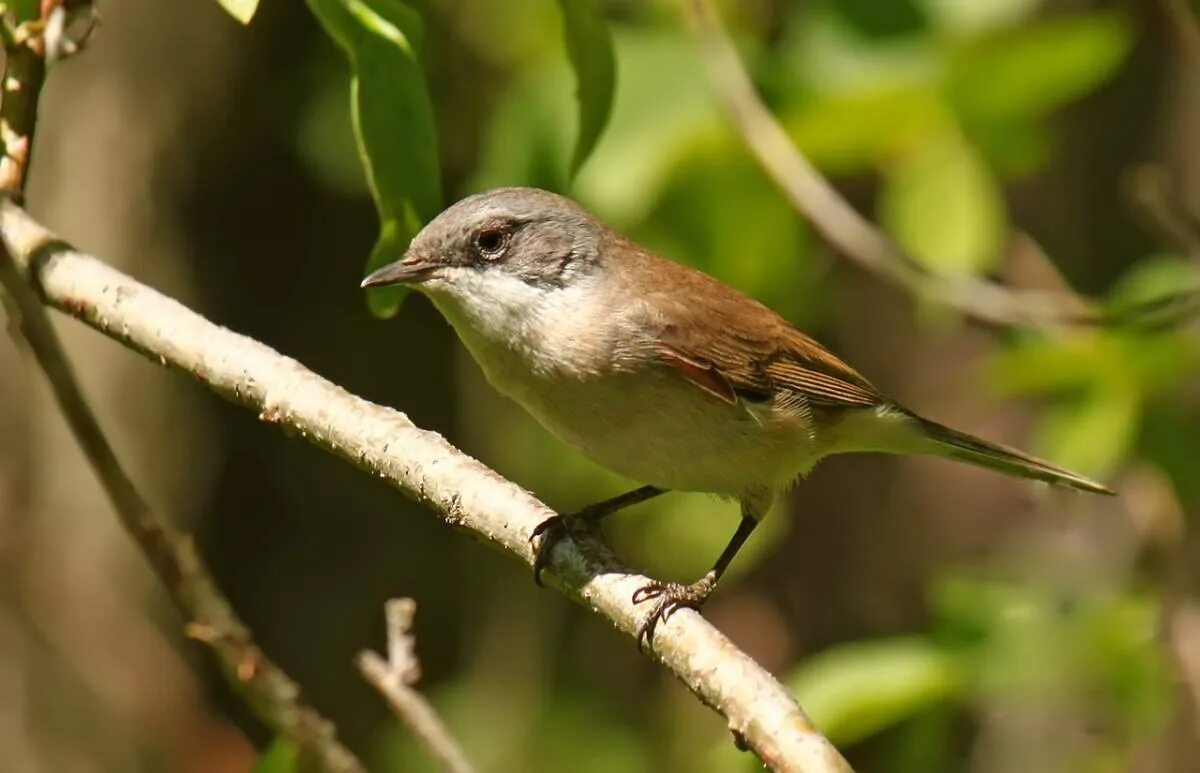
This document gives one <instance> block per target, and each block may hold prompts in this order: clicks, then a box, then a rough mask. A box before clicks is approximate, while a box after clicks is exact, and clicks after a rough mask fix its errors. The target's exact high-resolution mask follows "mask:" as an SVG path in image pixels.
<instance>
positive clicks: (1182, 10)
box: [1158, 0, 1200, 64]
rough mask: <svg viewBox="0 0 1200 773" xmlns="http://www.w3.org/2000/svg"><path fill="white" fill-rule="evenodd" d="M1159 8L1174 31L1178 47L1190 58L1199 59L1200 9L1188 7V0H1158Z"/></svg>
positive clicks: (1193, 60) (1195, 60) (1194, 60)
mask: <svg viewBox="0 0 1200 773" xmlns="http://www.w3.org/2000/svg"><path fill="white" fill-rule="evenodd" d="M1158 5H1159V8H1160V9H1161V10H1162V13H1163V15H1164V16H1165V17H1166V19H1167V22H1168V25H1169V26H1170V27H1171V29H1172V30H1173V31H1174V33H1175V37H1176V39H1177V40H1178V42H1179V48H1180V50H1181V51H1182V52H1183V54H1184V55H1185V56H1186V57H1188V58H1189V59H1191V60H1192V62H1193V64H1194V63H1195V62H1197V61H1200V19H1197V14H1200V9H1196V10H1193V9H1192V8H1189V7H1188V0H1159V3H1158Z"/></svg>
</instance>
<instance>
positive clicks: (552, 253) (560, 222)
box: [362, 188, 610, 295]
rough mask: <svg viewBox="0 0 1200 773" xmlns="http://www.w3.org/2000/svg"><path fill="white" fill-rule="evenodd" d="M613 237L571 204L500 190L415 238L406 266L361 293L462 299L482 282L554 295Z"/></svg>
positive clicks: (533, 191)
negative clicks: (487, 278)
mask: <svg viewBox="0 0 1200 773" xmlns="http://www.w3.org/2000/svg"><path fill="white" fill-rule="evenodd" d="M609 233H610V232H609V231H608V229H607V228H606V227H605V226H604V225H602V224H601V223H600V222H599V221H598V220H596V219H595V218H594V217H592V216H591V215H590V214H588V212H587V211H586V210H585V209H584V208H583V207H581V206H579V205H578V204H576V203H575V202H573V201H571V200H570V199H567V198H564V197H562V196H558V195H556V194H553V193H550V192H549V191H544V190H540V189H538V188H496V189H494V190H490V191H485V192H484V193H477V194H475V195H473V196H468V197H467V198H465V199H463V200H462V201H459V202H458V203H456V204H454V205H453V206H451V207H450V208H449V209H447V210H445V211H444V212H442V213H441V214H440V215H438V216H437V217H436V218H434V219H433V220H432V221H431V222H430V223H429V224H428V225H426V226H425V227H424V228H423V229H421V232H420V233H418V234H417V236H416V238H414V239H413V241H412V243H411V244H410V245H409V247H408V251H407V252H406V253H405V254H404V257H403V259H401V260H399V261H397V262H396V263H392V264H390V265H388V266H384V267H383V268H381V269H379V270H378V271H376V272H374V273H373V274H371V275H370V276H368V277H367V278H366V279H364V280H363V283H362V286H363V287H378V286H383V285H394V284H409V285H413V286H414V287H416V288H418V289H421V290H422V291H424V292H428V293H430V294H431V295H439V294H448V295H457V294H459V292H460V291H464V290H466V289H467V287H468V286H477V285H478V283H479V281H480V279H482V278H483V275H489V274H490V275H493V276H495V275H497V274H500V275H504V276H505V277H506V278H510V279H513V278H515V279H518V280H520V281H521V282H523V283H525V284H527V285H530V286H532V287H541V288H547V289H549V288H554V287H562V286H564V285H566V284H569V283H570V282H571V281H572V280H573V279H575V278H576V277H579V276H584V275H587V274H590V273H591V271H592V269H593V268H594V267H595V266H596V265H597V264H598V262H599V259H600V254H601V247H602V244H603V242H604V240H605V239H606V238H607V236H608V234H609Z"/></svg>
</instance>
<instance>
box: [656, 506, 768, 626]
mask: <svg viewBox="0 0 1200 773" xmlns="http://www.w3.org/2000/svg"><path fill="white" fill-rule="evenodd" d="M757 525H758V519H757V518H755V517H753V516H751V515H746V514H745V511H744V510H743V515H742V520H741V523H739V524H738V527H737V531H735V532H734V533H733V537H732V538H730V540H729V544H728V545H726V546H725V550H723V551H721V557H720V558H718V559H717V562H716V563H715V564H713V568H712V569H711V570H709V572H708V574H706V575H704V576H703V577H701V578H700V579H699V580H698V581H696V582H694V583H692V584H691V585H681V584H679V583H675V582H652V583H649V584H648V585H644V586H642V587H641V588H638V589H637V590H636V591H634V594H633V603H634V604H641V603H642V602H643V601H650V600H651V599H658V603H657V604H655V605H654V608H653V609H652V610H650V614H649V615H647V616H646V619H645V621H643V622H642V626H641V628H639V629H638V640H637V641H638V649H639V650H640V649H642V648H643V647H644V646H646V645H649V644H650V642H651V641H652V640H653V639H654V631H655V629H657V628H658V624H659V623H661V622H666V620H667V618H669V617H670V616H671V615H672V614H673V613H674V612H675V610H677V609H679V608H680V607H691V608H692V609H699V607H700V605H701V604H703V603H704V601H705V600H706V599H707V598H708V597H709V595H711V594H712V592H713V589H714V588H716V587H717V581H718V580H720V579H721V575H723V574H725V570H726V569H727V568H728V567H729V564H730V563H731V562H732V561H733V557H734V556H736V555H737V552H738V551H739V550H741V548H742V545H744V544H746V540H747V539H749V538H750V534H751V533H752V532H753V531H754V527H755V526H757Z"/></svg>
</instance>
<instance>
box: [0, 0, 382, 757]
mask: <svg viewBox="0 0 1200 773" xmlns="http://www.w3.org/2000/svg"><path fill="white" fill-rule="evenodd" d="M76 5H77V6H81V7H79V8H76V11H77V12H81V13H83V14H84V15H87V16H89V18H90V15H91V13H92V8H91V4H90V3H76ZM41 8H42V11H43V13H44V14H45V16H44V18H43V19H38V20H26V21H24V22H23V23H22V24H20V25H18V26H16V27H15V29H14V28H10V27H9V26H8V25H9V19H8V18H7V13H6V12H3V15H4V16H5V18H0V33H2V37H3V42H4V50H5V63H4V77H3V83H2V86H0V88H2V89H3V101H2V102H0V144H2V145H3V154H2V155H0V191H3V194H2V195H0V199H2V201H3V205H4V206H8V207H12V208H13V209H14V210H16V206H15V204H13V203H12V202H11V201H10V200H9V197H13V198H16V199H20V198H21V196H22V195H23V193H24V190H25V183H26V181H27V179H28V177H29V162H30V158H31V156H32V151H33V138H34V128H35V126H36V125H37V110H38V99H39V97H40V95H41V91H42V86H43V85H44V83H45V78H46V53H47V50H46V49H47V40H46V37H45V36H44V35H43V31H44V30H46V24H45V20H47V19H48V20H50V21H51V22H54V23H52V24H51V25H50V29H54V30H56V33H55V36H54V38H53V40H54V42H53V44H52V47H53V48H54V49H55V56H56V57H58V58H62V56H64V55H68V54H70V53H74V52H75V51H77V50H78V46H79V45H80V41H79V40H78V39H76V38H75V37H73V36H72V35H69V34H67V31H66V29H65V26H64V25H65V24H66V22H65V18H66V17H65V14H66V13H67V12H66V10H65V9H64V7H63V5H62V3H61V2H57V1H56V0H45V1H44V2H43V3H42V5H41ZM89 30H90V27H88V28H86V29H85V30H84V31H83V33H82V34H83V35H84V36H85V37H86V34H87V32H88V31H89ZM22 273H23V272H22V271H21V270H20V269H19V268H18V264H17V262H16V261H14V259H13V255H12V254H11V252H10V251H9V248H8V245H7V244H6V243H3V242H0V289H2V290H3V292H0V300H3V301H4V302H5V303H4V305H5V308H6V310H7V311H8V314H9V317H10V319H11V320H12V321H13V323H14V324H13V328H14V330H19V331H20V333H21V335H22V337H23V338H24V340H25V341H26V343H27V344H28V345H29V349H30V351H31V352H32V354H33V356H34V359H35V360H36V361H37V363H38V365H39V366H40V367H41V369H42V371H43V373H45V375H46V379H47V381H48V382H49V384H50V388H51V391H52V392H53V394H54V397H55V400H56V401H57V402H58V405H59V408H60V409H61V410H62V413H63V416H64V418H65V419H66V421H67V425H68V426H69V427H70V429H71V432H72V434H73V435H74V436H75V439H76V441H77V442H78V443H79V445H80V447H81V448H82V450H83V453H84V456H85V457H86V458H87V460H88V462H89V463H90V465H91V467H92V470H93V471H94V472H95V474H96V477H97V478H98V479H99V481H100V484H101V486H102V487H103V489H104V492H105V494H106V495H107V496H108V499H109V501H110V502H111V503H112V506H113V509H114V510H115V511H116V513H117V517H118V518H119V519H120V521H121V524H122V525H123V526H124V527H125V530H126V531H128V532H129V534H130V536H131V537H133V539H134V541H135V542H137V544H138V546H139V547H140V548H141V550H142V552H143V553H144V554H145V555H146V557H147V558H148V559H149V560H150V563H151V565H152V566H153V568H154V571H155V573H156V574H157V575H158V577H159V579H160V580H161V581H162V583H163V585H164V586H165V587H166V589H167V592H168V593H169V594H170V596H171V599H172V601H174V603H175V606H176V607H178V608H179V610H180V611H181V612H182V613H183V615H184V616H185V617H186V618H187V619H188V621H189V622H188V625H187V632H188V635H190V636H191V637H192V638H195V639H198V640H200V641H203V642H204V643H205V644H207V645H208V646H209V647H210V648H211V649H212V651H213V652H214V654H215V655H216V656H217V660H218V662H219V663H220V665H221V667H222V670H223V671H224V672H225V675H226V677H227V678H228V679H229V681H230V683H231V684H232V685H233V686H234V689H235V690H236V691H237V692H238V693H240V694H241V695H242V696H243V697H244V698H245V699H246V701H247V702H248V703H249V704H250V706H251V708H252V709H253V710H254V712H255V713H256V714H257V716H258V717H259V719H261V720H262V721H263V722H264V723H265V724H266V725H268V726H269V727H270V728H272V730H274V731H275V732H277V733H279V734H281V735H283V736H285V737H287V738H289V739H290V740H291V741H292V742H293V743H294V744H295V745H296V748H297V750H298V752H299V754H300V755H301V758H302V760H304V762H305V763H306V764H309V765H312V766H314V767H319V768H320V769H321V770H327V771H336V772H337V773H357V771H362V770H364V768H363V765H362V763H361V762H359V761H358V759H357V758H356V757H355V756H354V754H353V753H351V752H350V751H349V750H348V749H346V748H345V747H344V746H342V745H341V744H340V743H339V742H338V740H337V737H336V733H335V731H334V727H333V725H332V724H331V723H330V722H329V721H327V720H326V719H324V718H323V717H322V716H321V715H320V714H318V713H317V712H316V711H315V710H313V709H312V708H310V707H309V706H307V705H306V704H305V703H303V702H302V701H301V700H300V697H299V696H300V688H299V687H298V686H297V685H296V683H295V682H293V681H292V680H291V678H289V677H288V675H287V674H285V673H284V672H283V671H282V670H281V669H280V668H279V667H278V666H276V665H275V664H274V663H272V662H271V661H270V660H268V659H267V658H266V656H265V655H264V654H263V652H262V650H260V649H259V648H258V645H256V644H255V643H254V639H253V638H252V636H251V634H250V630H249V629H248V628H247V627H246V625H245V624H244V623H243V622H242V621H241V620H240V619H238V617H237V614H236V613H235V612H234V611H233V608H232V607H231V606H230V604H229V602H228V600H226V598H225V597H224V595H222V593H221V590H220V589H219V588H218V587H217V585H216V583H215V582H214V581H213V579H212V575H211V574H210V573H209V571H208V568H207V567H206V566H205V565H204V562H203V561H202V560H201V558H200V556H199V554H198V553H197V552H196V549H195V546H194V545H193V544H192V540H191V538H190V537H189V536H188V535H186V534H183V533H181V532H179V531H178V530H177V529H175V528H174V526H172V525H171V523H170V522H168V521H166V520H164V519H162V518H160V517H159V516H158V514H156V513H155V512H154V511H153V510H152V509H151V508H150V506H149V504H147V502H146V500H145V499H143V498H142V495H141V493H140V492H139V491H138V489H137V486H135V485H134V483H133V480H132V479H131V478H130V477H129V475H128V473H126V472H125V469H124V467H122V465H121V462H120V460H119V459H118V458H117V455H116V452H115V451H114V450H113V447H112V445H111V444H110V443H109V442H108V437H107V436H106V435H105V434H104V430H103V429H102V428H101V426H100V422H99V420H98V419H97V418H96V414H95V413H94V412H93V411H92V408H91V406H90V405H89V404H88V402H87V399H86V398H85V397H84V394H83V390H82V389H81V388H80V386H79V381H78V379H76V377H75V373H74V370H73V369H72V367H71V363H70V360H69V359H68V357H67V355H66V352H65V351H64V350H63V347H62V344H61V342H60V341H59V340H58V336H57V335H56V334H55V332H54V328H53V326H52V325H51V324H50V319H49V316H48V315H47V313H46V309H45V308H44V307H43V306H42V304H41V302H40V301H39V299H38V297H37V295H36V294H35V293H34V290H33V288H32V287H31V286H30V285H29V283H28V282H27V281H26V277H24V276H22Z"/></svg>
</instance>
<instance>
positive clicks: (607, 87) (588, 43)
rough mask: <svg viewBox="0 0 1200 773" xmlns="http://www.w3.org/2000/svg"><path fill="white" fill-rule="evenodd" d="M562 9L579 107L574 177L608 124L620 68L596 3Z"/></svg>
mask: <svg viewBox="0 0 1200 773" xmlns="http://www.w3.org/2000/svg"><path fill="white" fill-rule="evenodd" d="M559 6H560V7H561V8H562V13H563V30H564V32H565V34H566V40H567V54H568V56H569V57H570V59H571V66H572V67H573V68H574V70H575V82H576V89H575V95H576V99H577V100H578V103H579V135H578V137H577V138H576V140H575V152H574V153H573V155H572V157H571V174H572V175H574V174H575V173H576V172H577V171H579V167H581V166H583V162H584V161H587V158H588V156H589V155H591V152H592V149H593V148H595V147H596V142H597V141H599V139H600V133H601V132H602V131H604V125H605V124H606V123H607V122H608V116H609V114H610V113H611V112H612V103H613V91H614V89H615V85H616V73H617V68H616V59H615V57H614V55H613V41H612V33H610V32H609V29H608V25H607V24H606V23H605V21H604V16H603V15H602V14H601V13H600V7H599V5H598V4H597V3H596V2H595V0H559Z"/></svg>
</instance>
